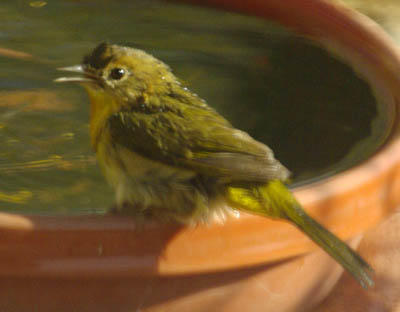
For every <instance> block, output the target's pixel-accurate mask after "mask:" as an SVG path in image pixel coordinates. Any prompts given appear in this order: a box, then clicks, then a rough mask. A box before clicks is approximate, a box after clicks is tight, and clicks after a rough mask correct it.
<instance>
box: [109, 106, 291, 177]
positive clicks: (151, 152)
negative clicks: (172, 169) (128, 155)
mask: <svg viewBox="0 0 400 312" xmlns="http://www.w3.org/2000/svg"><path fill="white" fill-rule="evenodd" d="M107 126H108V129H109V131H110V134H111V137H112V140H113V142H114V143H115V144H119V145H122V146H124V147H126V148H128V149H129V150H131V151H134V152H136V153H138V154H140V155H142V156H144V157H147V158H149V159H152V160H156V161H159V162H162V163H165V164H169V165H173V166H179V167H184V168H186V169H189V170H192V171H195V172H198V173H200V174H204V175H208V176H216V177H218V178H226V179H228V180H230V181H254V182H256V181H257V182H264V181H268V180H271V179H280V180H285V179H286V178H287V177H288V175H289V172H288V170H287V169H286V168H285V167H284V166H282V165H281V164H280V163H279V162H278V161H277V160H276V159H275V158H274V156H273V153H272V151H271V150H270V149H269V148H268V147H267V146H266V145H264V144H262V143H259V142H257V141H256V140H254V139H252V138H251V137H250V136H249V135H248V134H247V133H245V132H242V131H240V130H237V129H235V128H233V127H232V126H231V125H230V123H229V122H228V121H226V120H225V119H224V118H223V117H221V116H220V115H218V114H217V113H216V112H215V111H213V110H212V109H203V108H199V107H190V106H186V107H185V108H184V111H182V110H176V111H172V110H171V111H163V112H137V111H125V112H119V113H116V114H114V115H112V116H111V117H110V118H109V120H108V123H107Z"/></svg>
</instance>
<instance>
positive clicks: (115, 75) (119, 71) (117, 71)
mask: <svg viewBox="0 0 400 312" xmlns="http://www.w3.org/2000/svg"><path fill="white" fill-rule="evenodd" d="M124 75H125V69H123V68H114V69H112V70H111V72H110V77H111V78H112V79H115V80H120V79H121V78H122V77H123V76H124Z"/></svg>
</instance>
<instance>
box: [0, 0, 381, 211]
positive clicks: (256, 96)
mask: <svg viewBox="0 0 400 312" xmlns="http://www.w3.org/2000/svg"><path fill="white" fill-rule="evenodd" d="M0 14H1V17H2V18H1V19H0V39H1V43H0V48H8V49H15V50H19V51H24V52H27V53H31V54H33V55H35V56H36V57H38V58H40V59H41V60H43V62H35V61H29V60H18V59H12V58H9V57H4V56H0V66H1V71H0V140H1V142H2V145H1V147H0V210H1V211H13V212H24V213H26V212H29V213H45V214H60V213H102V212H104V211H106V209H107V208H108V207H109V206H110V205H111V204H112V203H113V198H114V195H113V192H112V190H111V189H110V188H109V187H108V186H107V184H106V183H105V181H104V179H103V177H102V175H101V172H100V170H99V169H98V167H97V165H96V162H95V159H94V154H93V152H92V151H91V149H90V145H89V137H88V111H89V106H88V99H87V96H86V94H85V92H84V90H83V89H81V88H80V87H79V86H76V85H59V84H55V83H53V82H52V80H53V79H54V78H56V77H58V76H59V75H60V73H58V72H56V71H55V68H56V67H59V66H68V65H74V64H77V63H79V62H80V61H81V59H82V56H83V55H84V54H86V53H88V52H89V51H90V50H91V49H92V48H93V47H94V46H96V45H97V44H98V43H100V42H102V41H105V40H106V41H109V42H112V43H118V44H122V45H127V46H134V47H139V48H142V49H145V50H146V51H148V52H150V53H152V54H154V55H155V56H156V57H158V58H160V59H162V60H163V61H165V62H166V63H168V64H170V65H171V67H172V68H173V70H174V72H175V74H176V75H177V76H178V77H180V78H182V80H183V81H185V83H186V85H187V86H188V87H189V88H190V89H191V90H193V91H194V92H196V93H198V94H199V95H200V96H201V97H203V98H204V99H206V100H207V102H208V103H209V104H210V105H211V106H214V107H215V108H217V110H218V111H219V112H221V113H222V114H224V115H225V116H226V117H227V118H228V119H230V120H231V121H232V122H233V124H234V125H235V126H237V127H239V128H241V129H243V130H246V131H248V132H250V133H251V134H252V135H253V136H254V137H255V138H257V139H259V140H261V141H263V142H265V143H267V144H268V145H269V146H270V147H272V148H273V149H274V150H275V153H276V156H277V157H278V158H279V159H280V160H281V161H282V162H283V163H284V164H285V165H286V166H287V167H288V168H289V169H290V170H292V172H293V174H294V181H295V182H302V181H303V182H304V181H307V180H309V179H315V178H318V177H320V176H324V175H328V174H331V173H333V172H336V171H338V170H343V169H345V168H348V167H349V166H351V165H354V164H355V163H357V162H359V161H360V160H362V159H364V158H365V157H367V156H368V155H370V154H371V153H372V152H373V151H374V150H375V148H376V146H377V144H378V142H381V141H382V139H383V137H384V133H385V131H381V130H382V129H378V128H379V127H380V126H379V124H380V123H382V122H383V120H384V119H385V117H384V116H383V115H381V114H378V109H377V104H376V101H375V99H374V97H373V96H372V93H371V90H370V88H369V86H368V85H367V84H366V83H365V82H363V81H362V80H360V79H359V78H358V77H357V76H356V75H355V74H354V73H353V71H352V70H351V69H350V68H349V67H347V66H346V65H344V64H342V63H341V62H339V61H338V60H336V59H334V58H332V57H331V56H330V55H329V54H328V53H326V52H324V51H323V50H321V49H320V48H318V47H316V46H315V45H314V44H312V43H310V42H307V41H306V40H304V39H302V38H298V37H295V36H294V35H293V34H292V33H290V32H289V31H288V30H286V29H284V28H283V27H280V26H278V25H275V24H272V23H267V22H265V21H260V20H256V19H253V18H249V17H242V16H239V15H236V14H232V13H223V12H217V11H211V10H204V9H199V8H192V7H188V6H181V5H173V4H166V3H162V2H156V1H132V0H130V1H113V2H111V1H81V2H76V1H61V0H59V1H56V0H52V1H49V2H48V3H47V5H45V6H43V7H41V8H33V7H31V6H30V3H29V1H14V2H12V1H10V2H9V3H2V4H0ZM61 75H62V73H61ZM372 125H378V126H377V127H378V128H377V127H376V126H375V128H374V127H373V126H372ZM360 142H363V145H362V146H363V148H362V149H361V152H360V148H357V146H360V144H359V143H360ZM349 155H351V157H350V156H349Z"/></svg>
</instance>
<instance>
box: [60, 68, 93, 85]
mask: <svg viewBox="0 0 400 312" xmlns="http://www.w3.org/2000/svg"><path fill="white" fill-rule="evenodd" d="M57 69H58V70H61V71H67V72H73V73H78V74H81V75H82V76H74V77H60V78H57V79H54V81H55V82H81V83H85V82H86V83H96V81H97V79H96V77H95V76H94V75H91V74H90V73H88V72H87V71H86V70H85V67H84V66H83V65H74V66H68V67H60V68H57Z"/></svg>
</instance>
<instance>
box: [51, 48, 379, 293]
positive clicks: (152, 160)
mask: <svg viewBox="0 0 400 312" xmlns="http://www.w3.org/2000/svg"><path fill="white" fill-rule="evenodd" d="M59 69H60V70H63V71H68V72H75V73H78V74H79V76H73V77H60V78H58V79H56V80H55V81H56V82H76V83H79V84H81V85H82V86H83V87H84V88H85V89H86V91H87V93H88V96H89V100H90V126H89V132H90V138H91V145H92V147H93V149H94V151H95V153H96V157H97V160H98V163H99V164H100V167H101V168H102V171H103V173H104V175H105V177H106V179H107V180H108V182H109V183H110V185H111V186H112V187H113V188H114V190H115V194H116V206H115V210H116V212H117V213H120V214H123V215H130V216H132V217H135V218H137V219H141V218H144V219H147V218H153V219H156V220H159V221H160V222H178V223H182V224H197V223H200V222H212V220H213V218H216V216H220V217H221V218H222V219H223V218H224V217H226V216H229V214H231V213H232V212H235V211H239V212H245V213H250V214H255V215H260V216H263V217H267V218H272V219H277V220H284V221H288V222H290V223H292V224H293V225H295V226H296V227H297V228H298V229H300V230H301V231H302V232H304V233H305V234H306V235H307V236H308V237H309V238H310V239H311V240H313V241H314V242H315V243H316V244H317V245H319V246H320V247H321V248H322V249H323V250H325V251H326V252H327V253H328V254H329V255H330V256H331V257H332V258H333V259H335V260H336V261H337V262H338V263H339V264H340V265H342V266H343V268H344V269H345V270H346V271H348V272H349V273H350V274H351V275H352V276H353V277H354V278H355V279H356V280H357V281H358V282H359V283H360V284H361V286H363V287H364V288H369V287H371V286H372V285H373V284H374V281H373V278H372V273H373V270H372V268H371V267H370V266H369V264H368V263H367V262H366V261H365V260H364V259H363V258H362V257H361V256H360V255H359V254H358V253H357V252H356V251H354V250H352V249H351V248H350V247H349V246H348V245H347V244H346V243H345V242H343V241H342V240H340V239H339V238H338V237H337V236H335V235H334V234H333V233H331V232H330V231H329V230H327V229H326V228H324V227H323V226H322V225H321V224H320V223H318V222H317V221H316V220H314V219H313V218H312V217H311V216H309V215H308V214H307V213H306V212H305V210H304V209H303V207H302V206H301V204H300V203H299V201H298V200H297V199H296V198H295V197H294V195H293V194H292V193H291V191H290V190H289V189H288V188H287V186H286V185H285V183H286V182H287V181H288V180H289V177H290V171H289V170H288V169H287V168H286V167H285V166H284V165H283V164H281V163H280V162H279V161H278V160H277V159H276V158H275V156H274V153H273V151H272V150H271V149H270V148H269V147H268V146H267V145H265V144H263V143H261V142H258V141H257V140H255V139H253V138H252V137H251V136H250V135H249V134H247V133H246V132H244V131H241V130H239V129H236V128H235V127H234V126H233V125H232V124H231V123H230V122H229V121H228V120H227V119H225V118H224V117H223V116H221V115H220V114H219V113H218V112H217V111H216V110H215V109H213V108H212V107H211V106H209V105H208V104H207V103H206V101H204V100H203V99H202V98H200V97H199V96H198V95H196V94H195V93H193V92H191V91H190V90H189V89H188V88H186V87H184V86H183V85H182V84H181V82H180V80H179V79H178V78H177V77H176V76H175V75H174V74H173V72H172V70H171V68H170V67H169V66H168V65H167V64H165V63H164V62H162V61H161V60H159V59H157V58H155V57H153V56H152V55H150V54H148V53H146V52H144V51H142V50H139V49H136V48H132V47H125V46H120V45H115V44H109V43H101V44H99V45H98V46H97V47H96V48H95V49H94V50H93V51H92V52H91V53H89V54H88V55H86V56H85V57H84V58H83V62H82V63H81V64H80V65H75V66H69V67H62V68H59ZM221 201H223V202H224V203H226V204H225V205H216V204H215V203H218V202H221ZM218 207H222V208H218Z"/></svg>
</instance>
